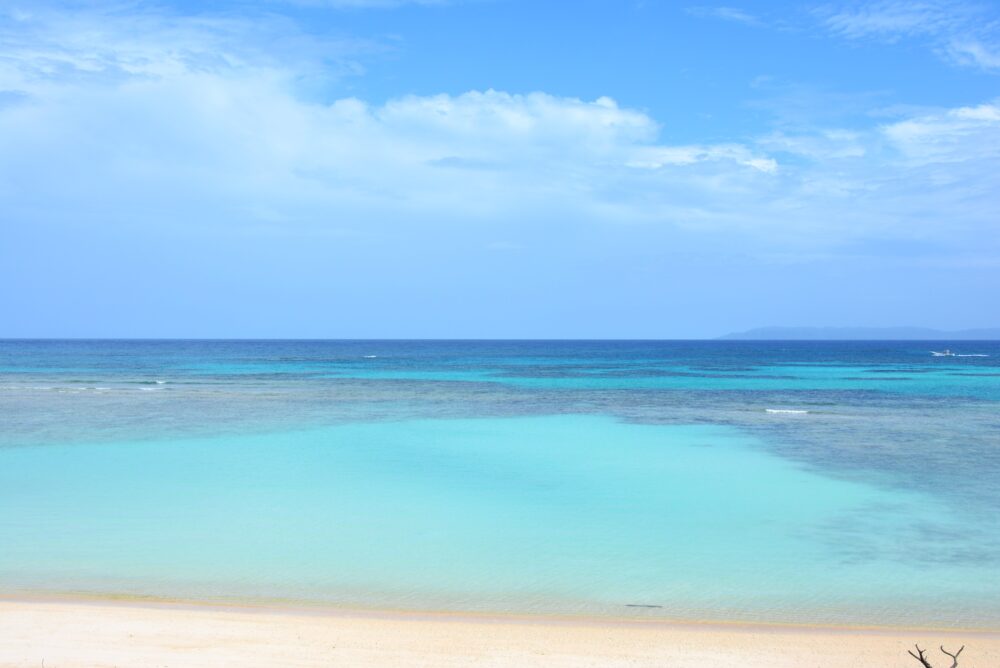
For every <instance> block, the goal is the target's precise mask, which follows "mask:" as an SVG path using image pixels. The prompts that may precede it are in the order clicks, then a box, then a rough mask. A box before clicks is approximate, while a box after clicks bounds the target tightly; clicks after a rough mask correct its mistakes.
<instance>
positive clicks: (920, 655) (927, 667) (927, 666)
mask: <svg viewBox="0 0 1000 668" xmlns="http://www.w3.org/2000/svg"><path fill="white" fill-rule="evenodd" d="M914 647H915V648H916V649H917V653H916V654H914V653H913V650H907V652H908V653H909V655H910V656H912V657H913V658H914V659H916V660H917V661H919V662H920V664H921V665H922V666H923V667H924V668H934V666H932V665H931V662H930V661H928V660H927V657H926V656H924V652H926V651H927V650H924V649H920V645H914ZM963 649H965V645H962V646H961V647H959V648H958V651H957V652H955V653H954V654H952V653H951V652H949V651H948V650H946V649H945V648H944V645H942V646H941V651H942V652H943V653H945V654H947V655H948V656H950V657H951V666H950V667H949V668H958V655H959V654H961V653H962V650H963Z"/></svg>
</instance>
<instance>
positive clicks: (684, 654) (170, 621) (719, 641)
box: [0, 600, 1000, 668]
mask: <svg viewBox="0 0 1000 668" xmlns="http://www.w3.org/2000/svg"><path fill="white" fill-rule="evenodd" d="M915 642H919V643H920V644H921V646H922V647H925V648H927V649H929V656H930V657H931V658H932V660H933V661H934V662H935V665H950V661H948V662H947V663H946V662H945V661H944V659H945V658H946V657H945V656H944V655H943V654H941V653H940V650H938V645H940V644H944V645H945V647H946V648H947V649H952V650H954V649H957V647H959V646H961V645H963V644H964V645H966V650H965V652H964V653H963V654H962V659H963V661H962V664H961V665H969V666H990V665H998V664H1000V633H996V632H984V631H954V630H951V631H933V630H913V631H906V630H895V629H893V630H882V629H878V630H874V629H873V630H868V629H834V628H810V627H781V626H752V625H720V624H685V623H666V622H658V621H656V622H654V621H649V622H644V621H639V622H633V621H616V620H598V619H562V618H559V619H556V618H541V617H539V618H533V617H513V616H511V617H503V616H472V615H459V614H446V613H400V612H368V611H342V610H299V609H281V608H273V607H272V608H265V607H241V608H235V607H227V608H224V607H211V606H195V605H183V604H174V603H136V602H103V601H33V600H7V601H0V665H2V666H18V667H21V666H24V667H28V666H31V667H41V666H43V665H44V666H45V668H69V667H74V666H81V667H82V666H87V667H88V668H91V667H96V666H117V667H119V668H127V667H131V666H162V667H168V666H184V667H194V666H241V667H246V666H286V667H290V666H324V667H328V666H414V667H415V666H428V667H429V666H527V667H530V666H595V667H596V666H601V667H602V668H610V667H615V666H672V667H676V668H686V667H692V668H694V667H695V666H697V667H699V668H704V667H706V666H712V667H713V668H724V667H727V666H733V667H736V666H740V667H744V668H745V667H747V666H751V667H755V666H759V667H761V668H763V667H764V666H768V667H769V668H775V667H783V666H787V667H789V668H792V667H795V668H803V667H806V666H809V667H813V666H814V667H823V666H844V665H854V666H910V665H917V664H916V662H915V661H914V660H913V659H912V658H911V657H909V656H908V655H907V653H906V650H907V648H909V647H912V646H913V643H915Z"/></svg>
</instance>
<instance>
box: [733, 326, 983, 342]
mask: <svg viewBox="0 0 1000 668" xmlns="http://www.w3.org/2000/svg"><path fill="white" fill-rule="evenodd" d="M719 338H720V339H735V340H746V341H768V340H772V341H781V340H804V341H837V340H858V341H865V340H869V341H876V340H886V341H995V340H1000V328H986V329H961V330H957V331H953V332H948V331H944V330H940V329H930V328H928V327H756V328H754V329H748V330H746V331H744V332H733V333H730V334H726V335H725V336H721V337H719Z"/></svg>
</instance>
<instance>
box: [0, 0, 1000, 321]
mask: <svg viewBox="0 0 1000 668" xmlns="http://www.w3.org/2000/svg"><path fill="white" fill-rule="evenodd" d="M728 1H729V0H727V2H728ZM773 325H786V326H852V327H857V326H874V327H880V326H904V325H905V326H921V327H935V328H941V329H963V328H978V327H996V326H1000V5H998V4H997V3H993V2H966V1H959V0H912V1H908V2H900V1H897V0H878V1H873V2H868V1H851V2H838V1H836V0H834V1H830V2H822V1H817V2H801V3H800V2H754V3H743V4H737V3H735V2H732V4H726V5H715V4H685V3H684V2H676V1H675V2H666V1H660V2H658V1H656V0H578V1H575V2H558V1H556V0H439V1H434V0H424V1H409V2H408V1H405V0H262V1H260V2H249V1H247V0H224V1H222V2H214V3H204V2H193V1H187V0H175V1H173V2H169V1H164V2H147V1H145V0H125V1H121V2H117V1H115V0H108V1H105V2H89V1H85V0H79V1H72V2H58V1H52V0H31V1H30V2H29V1H23V2H22V1H19V0H14V1H10V0H0V337H95V338H98V337H152V338H158V337H163V338H172V337H190V338H202V337H204V338H215V337H220V338H227V337H233V338H236V337H239V338H244V337H245V338H270V337H273V338H701V337H715V336H719V335H722V334H725V333H727V332H731V331H738V330H743V329H748V328H753V327H761V326H773Z"/></svg>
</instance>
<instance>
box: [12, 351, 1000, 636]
mask: <svg viewBox="0 0 1000 668" xmlns="http://www.w3.org/2000/svg"><path fill="white" fill-rule="evenodd" d="M946 347H950V348H952V349H954V350H955V351H956V352H958V353H960V354H970V355H973V354H974V355H982V356H976V357H947V358H942V357H933V356H931V355H930V352H929V351H930V350H939V349H942V348H946ZM787 411H794V412H787ZM998 511H1000V344H998V343H995V342H993V343H990V342H982V343H974V342H963V343H961V344H959V343H948V342H933V343H919V342H918V343H914V342H905V343H885V342H879V343H859V342H850V343H848V342H843V343H816V342H809V343H766V342H763V343H762V342H392V341H336V342H334V341H330V342H301V341H299V342H280V341H270V342H252V341H242V342H222V341H215V342H198V341H189V342H153V341H149V342H142V341H132V342H111V341H103V342H98V341H94V342H88V341H65V342H56V341H45V342H39V341H0V594H8V595H12V594H23V593H52V594H64V593H90V594H96V595H138V596H163V597H172V598H189V599H206V600H233V599H238V600H248V599H249V600H283V601H290V602H296V603H302V604H310V603H317V604H333V605H351V606H370V607H393V608H413V609H453V610H483V611H512V612H539V613H550V612H554V613H579V614H601V615H614V616H642V617H657V616H659V617H668V618H683V619H715V620H721V619H726V620H754V621H777V622H804V623H854V624H880V625H936V626H962V627H970V626H971V627H990V628H996V627H1000V513H998Z"/></svg>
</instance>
